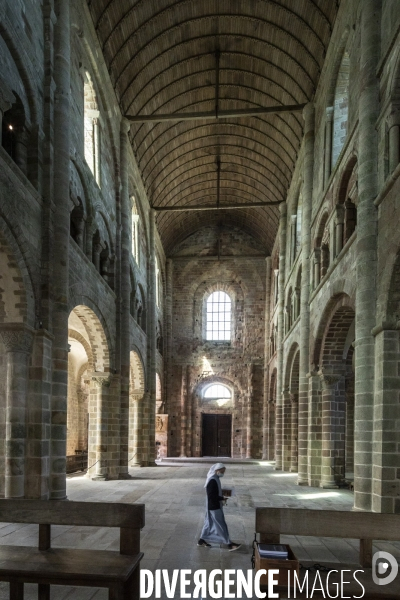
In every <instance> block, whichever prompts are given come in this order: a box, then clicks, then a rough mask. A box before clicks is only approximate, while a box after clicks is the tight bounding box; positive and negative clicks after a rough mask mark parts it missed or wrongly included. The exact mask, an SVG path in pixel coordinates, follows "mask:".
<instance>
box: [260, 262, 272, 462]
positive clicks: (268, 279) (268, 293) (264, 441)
mask: <svg viewBox="0 0 400 600" xmlns="http://www.w3.org/2000/svg"><path fill="white" fill-rule="evenodd" d="M265 266H266V274H265V313H264V315H265V316H264V404H263V430H262V460H267V459H268V421H269V418H268V409H269V393H268V392H269V360H270V343H269V338H270V318H271V311H270V307H271V257H270V256H267V258H266V259H265Z"/></svg>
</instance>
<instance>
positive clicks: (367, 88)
mask: <svg viewBox="0 0 400 600" xmlns="http://www.w3.org/2000/svg"><path fill="white" fill-rule="evenodd" d="M360 6H361V43H360V78H359V81H360V93H359V98H360V101H359V147H358V206H357V246H356V284H357V294H356V335H355V338H356V342H355V353H356V359H355V415H354V416H355V440H354V442H355V448H354V450H355V451H354V459H355V460H354V462H355V465H356V467H355V477H354V508H355V509H358V510H367V511H369V510H371V491H372V489H371V485H372V430H373V404H374V366H375V348H374V338H373V335H372V333H371V332H372V328H373V327H374V326H375V319H376V266H377V208H376V207H375V205H374V200H375V198H376V195H377V189H378V188H377V186H378V180H377V175H378V139H377V131H376V121H377V118H378V115H379V80H378V78H377V76H376V68H377V65H378V62H379V58H380V26H381V6H382V2H380V0H363V2H362V3H361V5H360Z"/></svg>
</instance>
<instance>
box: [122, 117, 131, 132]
mask: <svg viewBox="0 0 400 600" xmlns="http://www.w3.org/2000/svg"><path fill="white" fill-rule="evenodd" d="M131 126H132V122H131V121H129V119H127V118H126V117H122V119H121V133H125V134H127V133H129V130H130V128H131Z"/></svg>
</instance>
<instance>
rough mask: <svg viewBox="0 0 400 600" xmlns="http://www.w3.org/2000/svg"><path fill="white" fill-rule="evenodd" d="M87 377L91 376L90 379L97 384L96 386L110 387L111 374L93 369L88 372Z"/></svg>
mask: <svg viewBox="0 0 400 600" xmlns="http://www.w3.org/2000/svg"><path fill="white" fill-rule="evenodd" d="M88 375H89V377H90V378H91V380H92V381H94V383H95V384H96V385H97V386H98V387H100V388H101V387H110V384H111V375H110V373H105V372H101V371H99V372H97V371H93V372H92V373H89V374H88Z"/></svg>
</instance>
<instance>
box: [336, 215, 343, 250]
mask: <svg viewBox="0 0 400 600" xmlns="http://www.w3.org/2000/svg"><path fill="white" fill-rule="evenodd" d="M343 237H344V206H343V204H337V205H336V225H335V246H336V248H335V250H336V252H335V255H336V256H338V255H339V254H340V252H341V250H342V248H343Z"/></svg>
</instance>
